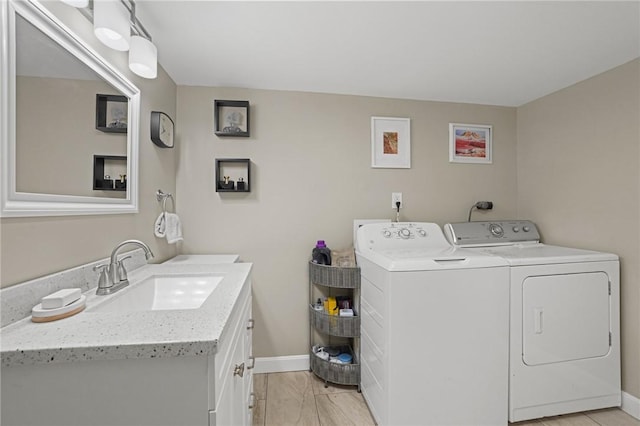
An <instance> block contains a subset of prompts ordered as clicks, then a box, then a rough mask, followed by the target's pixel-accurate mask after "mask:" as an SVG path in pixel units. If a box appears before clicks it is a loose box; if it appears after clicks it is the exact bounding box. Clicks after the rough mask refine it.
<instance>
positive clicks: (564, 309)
mask: <svg viewBox="0 0 640 426" xmlns="http://www.w3.org/2000/svg"><path fill="white" fill-rule="evenodd" d="M609 298H610V296H609V277H608V276H607V274H606V273H604V272H587V273H574V274H562V275H546V276H531V277H527V278H525V280H524V282H523V286H522V314H523V318H522V326H523V330H522V332H523V336H522V337H523V338H522V354H523V361H524V363H525V364H527V365H539V364H549V363H555V362H562V361H569V360H577V359H585V358H595V357H601V356H605V355H606V354H607V353H608V352H609V330H610V314H609V309H610V301H609Z"/></svg>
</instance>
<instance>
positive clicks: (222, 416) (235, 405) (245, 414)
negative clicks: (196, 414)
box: [209, 297, 255, 426]
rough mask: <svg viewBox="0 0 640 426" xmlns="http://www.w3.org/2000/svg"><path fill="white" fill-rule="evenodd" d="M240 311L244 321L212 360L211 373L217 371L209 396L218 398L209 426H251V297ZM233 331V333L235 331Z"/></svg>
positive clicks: (224, 340)
mask: <svg viewBox="0 0 640 426" xmlns="http://www.w3.org/2000/svg"><path fill="white" fill-rule="evenodd" d="M243 305H244V306H242V308H241V309H240V310H239V311H240V318H239V320H238V321H236V322H234V324H233V325H234V327H229V330H225V333H227V332H228V333H232V334H231V335H229V339H228V340H227V339H226V338H225V335H224V334H223V336H222V341H221V343H222V346H221V347H220V350H219V351H218V353H217V354H216V357H215V359H213V360H211V361H212V362H213V364H214V365H209V371H214V372H215V377H214V378H213V380H212V381H211V379H210V384H211V385H212V386H213V389H210V390H209V395H210V396H214V397H215V404H214V405H213V406H212V407H213V409H211V411H210V412H209V426H216V425H217V426H226V425H251V423H252V408H253V401H252V399H253V395H252V392H253V367H254V363H255V358H254V357H253V355H252V345H251V341H252V333H253V319H252V318H251V297H248V298H247V300H246V301H245V303H243ZM232 328H233V330H232ZM212 402H213V401H212Z"/></svg>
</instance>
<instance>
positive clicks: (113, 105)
mask: <svg viewBox="0 0 640 426" xmlns="http://www.w3.org/2000/svg"><path fill="white" fill-rule="evenodd" d="M127 117H129V99H127V97H126V96H122V95H100V94H98V95H96V129H98V130H100V131H101V132H106V133H127Z"/></svg>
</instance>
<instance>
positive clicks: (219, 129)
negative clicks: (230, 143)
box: [213, 100, 249, 138]
mask: <svg viewBox="0 0 640 426" xmlns="http://www.w3.org/2000/svg"><path fill="white" fill-rule="evenodd" d="M213 111H214V112H213V123H214V124H213V126H214V133H215V134H216V135H218V136H233V137H245V138H248V137H249V101H221V100H215V101H214V102H213Z"/></svg>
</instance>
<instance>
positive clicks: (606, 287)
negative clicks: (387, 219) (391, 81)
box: [444, 220, 621, 422]
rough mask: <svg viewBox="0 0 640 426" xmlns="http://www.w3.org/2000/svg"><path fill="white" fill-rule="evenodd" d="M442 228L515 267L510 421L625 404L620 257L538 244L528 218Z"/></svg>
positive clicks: (460, 243)
mask: <svg viewBox="0 0 640 426" xmlns="http://www.w3.org/2000/svg"><path fill="white" fill-rule="evenodd" d="M444 229H445V234H446V236H447V239H448V240H449V241H451V242H452V243H453V244H454V245H456V246H458V247H465V248H467V249H469V250H473V251H476V252H481V253H486V254H492V255H495V256H497V257H500V258H502V259H505V260H506V261H507V262H508V263H509V265H510V277H511V278H510V282H511V284H510V292H511V295H510V299H511V314H510V331H509V336H510V345H509V346H510V349H509V420H510V421H512V422H515V421H521V420H529V419H534V418H539V417H545V416H555V415H558V414H566V413H572V412H578V411H585V410H594V409H599V408H605V407H614V406H620V403H621V384H620V275H619V274H620V272H619V270H620V266H619V261H618V256H616V255H615V254H610V253H601V252H595V251H589V250H581V249H574V248H567V247H558V246H551V245H546V244H543V243H540V235H539V233H538V230H537V228H536V226H535V224H533V223H532V222H530V221H522V220H517V221H504V222H464V223H452V224H447V225H445V228H444Z"/></svg>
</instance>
